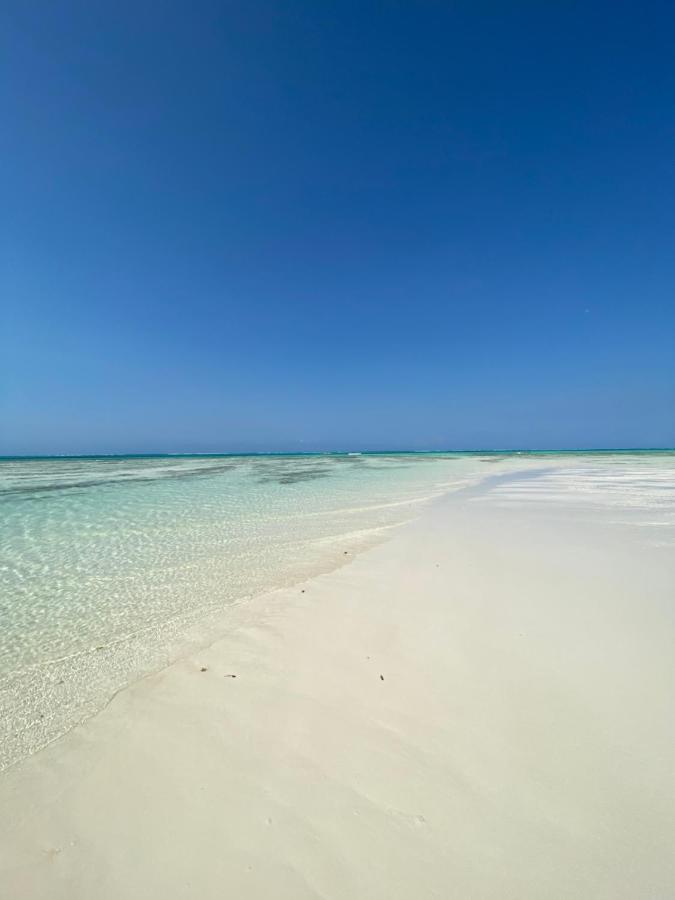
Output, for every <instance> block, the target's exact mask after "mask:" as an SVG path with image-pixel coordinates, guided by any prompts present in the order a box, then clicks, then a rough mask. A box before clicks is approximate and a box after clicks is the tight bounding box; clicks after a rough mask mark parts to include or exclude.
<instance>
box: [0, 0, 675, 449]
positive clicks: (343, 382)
mask: <svg viewBox="0 0 675 900" xmlns="http://www.w3.org/2000/svg"><path fill="white" fill-rule="evenodd" d="M0 16H1V22H0V26H1V30H2V33H3V35H4V37H3V42H4V44H5V46H4V49H3V51H2V60H3V62H2V67H3V70H2V73H1V80H2V131H3V137H2V164H1V171H0V187H1V189H2V216H1V219H2V234H1V243H2V257H1V265H2V274H1V287H2V312H1V313H0V327H1V329H2V334H1V337H0V351H1V358H0V376H1V378H0V413H1V416H0V453H30V452H35V453H50V452H56V453H62V452H108V451H151V450H166V451H180V450H186V451H202V450H204V451H217V450H245V449H250V450H264V449H273V450H281V449H287V450H302V449H307V450H310V449H317V448H326V447H330V448H362V447H366V448H386V447H392V448H400V447H409V448H413V449H416V448H439V447H443V448H447V447H456V448H466V447H514V446H515V447H533V446H534V447H575V446H591V447H592V446H603V447H610V446H659V445H660V446H664V445H665V446H672V445H675V65H674V64H673V47H674V46H675V6H674V5H673V4H672V3H670V2H663V3H660V2H649V3H638V2H631V3H624V2H621V0H618V2H606V3H604V2H603V3H600V2H593V0H586V2H573V0H570V2H568V0H565V2H554V0H551V2H541V0H533V2H519V0H513V2H502V0H494V2H480V0H464V2H462V0H458V2H452V0H443V2H421V0H420V2H414V0H408V2H396V0H389V2H385V0H382V2H369V0H358V2H352V0H339V2H337V0H336V2H330V0H320V2H317V0H307V2H294V0H285V2H259V0H246V2H219V3H213V2H208V0H201V2H199V0H197V2H191V3H188V2H167V3H162V2H155V0H153V2H144V0H140V2H139V0H134V2H127V0H115V2H112V0H111V2H100V3H99V2H91V0H83V2H78V3H75V2H69V0H63V2H59V3H53V2H47V0H44V2H31V0H20V2H14V0H8V2H5V3H4V4H3V5H2V12H1V13H0Z"/></svg>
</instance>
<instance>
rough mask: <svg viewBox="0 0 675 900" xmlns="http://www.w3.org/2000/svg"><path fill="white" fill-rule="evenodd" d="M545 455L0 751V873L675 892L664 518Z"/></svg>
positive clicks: (394, 897) (7, 887) (673, 667)
mask: <svg viewBox="0 0 675 900" xmlns="http://www.w3.org/2000/svg"><path fill="white" fill-rule="evenodd" d="M530 469H531V471H528V472H525V473H523V474H521V475H520V476H515V478H511V479H510V480H509V478H506V477H505V478H504V479H503V480H500V479H499V478H497V479H494V480H492V481H491V482H489V483H486V485H484V486H483V487H480V488H471V489H469V490H466V491H462V492H459V493H456V494H453V495H448V496H446V497H444V498H442V499H440V500H437V501H435V502H434V503H432V504H430V505H429V506H428V507H427V508H426V509H425V511H424V512H423V514H422V515H421V516H420V518H418V519H417V520H416V521H415V522H414V523H412V524H409V525H406V526H404V527H403V528H401V529H400V530H398V531H397V532H396V533H395V534H394V536H393V537H392V538H391V539H389V540H388V541H387V542H385V543H383V544H381V545H379V546H377V547H375V548H372V549H369V550H367V551H366V552H363V553H361V554H359V555H357V556H356V557H355V558H354V559H353V560H351V561H350V562H349V563H348V564H347V565H345V566H343V567H341V568H339V569H337V570H335V571H333V572H331V573H328V574H325V575H321V576H319V577H316V578H313V579H311V580H310V581H307V582H305V583H302V584H298V585H296V586H294V587H292V588H287V589H284V590H280V591H276V592H274V593H270V594H266V595H264V596H260V597H258V598H256V599H254V600H253V601H252V602H251V603H249V604H247V605H242V606H239V607H237V608H236V609H233V610H232V611H230V612H229V613H228V617H227V623H226V624H224V627H223V635H224V636H222V637H220V638H219V639H218V640H217V641H216V642H215V643H213V644H212V645H211V646H209V647H208V648H207V649H204V650H203V651H201V652H199V653H196V654H194V655H192V656H191V657H189V658H185V659H182V660H180V661H179V662H177V663H175V664H174V665H172V666H170V667H169V668H168V669H165V670H164V671H162V672H160V673H159V674H156V675H153V676H151V677H148V678H146V679H144V680H143V681H141V682H138V683H137V684H135V685H134V686H132V687H130V688H129V689H127V690H124V691H122V692H121V693H119V694H118V695H117V696H116V697H115V698H114V699H113V700H112V702H111V703H110V704H109V705H108V706H107V707H106V709H105V710H103V711H102V712H101V713H99V714H98V715H96V716H95V717H93V718H92V719H90V720H89V721H87V722H86V723H85V724H84V725H82V726H80V727H77V728H75V729H74V730H72V731H71V732H69V733H68V734H67V735H66V736H65V737H63V738H61V739H59V740H58V741H55V742H54V743H52V744H51V745H50V746H48V747H47V748H45V749H44V750H42V751H40V752H39V753H37V754H35V755H34V756H32V757H30V758H28V759H26V760H24V761H23V762H21V763H19V764H17V765H15V766H14V767H12V768H10V769H9V770H8V771H7V772H5V773H4V774H3V775H2V776H0V807H1V808H2V817H1V822H0V896H2V897H3V898H7V900H37V898H45V900H47V898H50V900H51V898H54V900H56V898H63V900H66V898H67V900H80V898H81V900H85V898H86V900H92V898H97V900H121V898H124V900H141V898H142V900H149V898H162V900H179V898H181V900H182V898H199V900H215V898H223V897H233V898H238V900H245V898H251V900H258V898H265V900H267V898H275V900H281V898H284V900H285V898H288V900H304V898H307V900H309V898H327V900H333V898H335V900H338V898H340V900H342V898H344V900H347V898H349V900H361V898H363V900H365V898H368V900H371V898H372V900H425V898H461V900H469V898H470V900H482V898H495V900H496V898H499V900H530V898H531V900H543V898H546V900H553V898H560V900H562V898H565V900H569V898H584V900H586V898H588V900H602V898H606V900H618V898H627V900H628V898H630V900H637V898H640V900H646V898H650V900H667V898H672V897H675V854H674V853H673V841H674V839H675V765H674V762H673V761H674V759H675V753H674V750H675V654H673V633H674V625H675V603H674V600H675V560H674V557H675V554H674V553H673V550H674V549H675V547H674V546H673V543H672V539H673V530H672V527H671V526H672V523H671V522H670V520H669V519H667V517H666V518H663V517H661V518H659V517H658V516H657V517H656V519H655V518H654V516H651V518H650V515H651V514H650V512H649V509H648V506H649V504H648V503H647V501H645V502H637V501H634V500H633V501H631V500H630V497H633V498H635V497H636V496H637V495H636V494H630V492H628V493H626V488H625V485H626V483H629V482H630V479H628V482H626V479H623V480H622V478H623V477H622V478H617V479H614V480H612V479H611V478H610V479H609V480H608V481H607V483H604V482H602V479H600V481H598V480H597V479H595V480H594V478H595V476H594V475H592V474H591V475H589V474H588V473H586V474H584V472H583V471H582V470H580V469H579V468H578V467H577V469H573V468H571V467H570V466H569V465H568V466H565V465H559V466H558V467H557V468H554V469H553V470H552V473H551V472H549V473H542V474H541V475H538V474H537V473H536V472H535V471H534V470H533V467H532V466H530ZM636 484H637V480H636ZM617 485H619V486H620V487H621V491H623V493H620V495H618V494H617V491H618V488H617ZM629 487H630V483H629ZM670 487H671V488H672V485H670ZM638 489H641V488H639V485H638V488H636V490H638ZM626 497H628V498H629V499H628V500H626V499H625V498H626ZM617 498H618V499H617ZM605 501H607V502H605ZM650 522H651V524H650ZM349 558H350V559H351V557H349Z"/></svg>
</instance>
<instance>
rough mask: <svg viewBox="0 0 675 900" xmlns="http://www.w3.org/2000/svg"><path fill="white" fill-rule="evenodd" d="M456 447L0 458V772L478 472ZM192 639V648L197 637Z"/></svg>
mask: <svg viewBox="0 0 675 900" xmlns="http://www.w3.org/2000/svg"><path fill="white" fill-rule="evenodd" d="M481 465H482V466H483V469H485V464H484V463H481V462H480V461H479V460H476V459H473V458H460V457H458V456H453V455H382V456H371V455H363V456H361V455H325V456H296V457H280V456H266V457H160V458H133V457H127V458H121V457H111V458H99V459H84V458H83V459H65V458H63V459H33V460H1V461H0V547H1V557H0V767H6V766H7V765H9V764H11V763H12V762H14V761H16V760H17V759H20V758H22V757H23V756H25V755H27V754H29V753H31V752H33V751H35V750H36V749H38V748H39V747H41V746H43V745H44V744H46V743H47V742H48V741H50V740H52V739H53V738H55V737H57V736H59V735H61V734H63V733H64V732H65V731H67V730H68V729H69V728H70V727H72V726H73V725H74V724H76V723H78V722H80V721H82V720H83V719H84V718H86V717H87V716H88V715H90V714H92V713H93V712H95V711H96V710H98V709H100V708H101V707H102V706H103V705H105V703H106V702H107V701H108V700H109V699H110V697H111V696H112V695H113V694H114V693H115V692H116V691H117V690H119V689H120V688H121V687H124V686H126V685H127V684H129V683H130V682H131V681H133V680H135V679H137V678H139V677H141V676H142V675H144V674H146V673H148V672H150V671H154V670H156V669H158V668H160V667H162V666H163V665H165V664H167V663H168V662H170V661H171V660H172V659H173V658H175V657H176V656H178V655H179V654H180V653H181V652H184V651H185V650H186V649H189V647H190V646H195V645H196V644H198V643H199V642H200V640H201V641H203V640H205V639H206V636H207V635H208V636H209V637H213V632H212V631H209V627H208V626H209V623H210V622H215V620H216V619H217V620H218V622H219V623H221V624H222V617H223V613H224V612H226V611H227V607H228V605H231V604H233V603H238V602H241V601H242V600H245V599H246V598H247V597H250V596H251V595H253V594H256V593H259V592H261V591H263V590H266V589H269V588H273V587H276V586H281V585H283V584H288V583H292V582H293V581H297V580H299V579H301V578H304V577H307V576H309V575H311V574H314V573H316V572H319V571H322V570H327V569H330V568H331V567H333V566H335V565H338V564H340V563H341V562H342V561H344V552H345V550H347V551H349V552H350V553H353V552H356V551H357V550H359V549H360V548H361V547H363V546H366V545H367V544H368V543H371V542H373V541H375V540H377V539H378V538H379V537H380V536H381V535H382V534H384V533H386V530H387V529H389V528H391V527H393V526H395V525H397V524H399V523H401V522H403V521H405V520H406V519H409V518H410V517H411V516H413V515H414V514H415V511H416V509H418V508H419V505H420V504H421V503H423V502H424V501H425V500H428V499H429V498H430V497H433V496H436V495H437V494H439V493H440V492H442V491H444V490H447V489H448V488H450V487H452V486H455V487H456V486H461V485H462V484H464V483H468V482H470V481H471V479H472V478H473V479H475V477H476V472H477V470H478V469H479V467H480V466H481ZM191 642H192V643H191Z"/></svg>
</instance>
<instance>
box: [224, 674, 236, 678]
mask: <svg viewBox="0 0 675 900" xmlns="http://www.w3.org/2000/svg"><path fill="white" fill-rule="evenodd" d="M236 677H237V676H236V675H223V678H236Z"/></svg>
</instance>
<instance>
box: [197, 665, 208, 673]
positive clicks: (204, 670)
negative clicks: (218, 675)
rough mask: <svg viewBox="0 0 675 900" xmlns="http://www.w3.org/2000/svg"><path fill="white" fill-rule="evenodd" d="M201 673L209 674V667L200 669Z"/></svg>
mask: <svg viewBox="0 0 675 900" xmlns="http://www.w3.org/2000/svg"><path fill="white" fill-rule="evenodd" d="M199 671H200V672H208V671H209V670H208V667H207V666H202V667H201V669H200V670H199Z"/></svg>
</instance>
